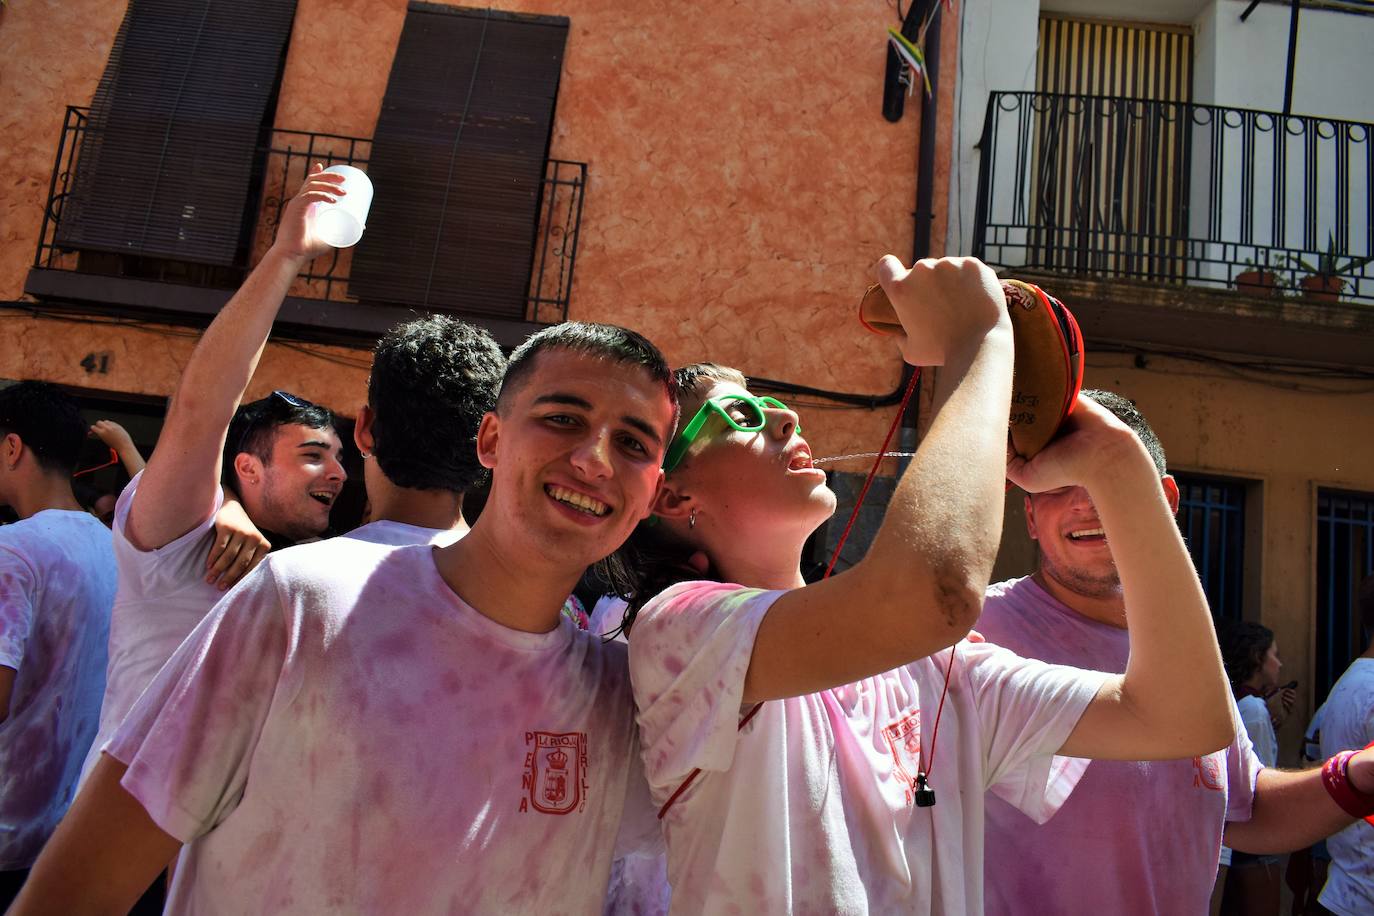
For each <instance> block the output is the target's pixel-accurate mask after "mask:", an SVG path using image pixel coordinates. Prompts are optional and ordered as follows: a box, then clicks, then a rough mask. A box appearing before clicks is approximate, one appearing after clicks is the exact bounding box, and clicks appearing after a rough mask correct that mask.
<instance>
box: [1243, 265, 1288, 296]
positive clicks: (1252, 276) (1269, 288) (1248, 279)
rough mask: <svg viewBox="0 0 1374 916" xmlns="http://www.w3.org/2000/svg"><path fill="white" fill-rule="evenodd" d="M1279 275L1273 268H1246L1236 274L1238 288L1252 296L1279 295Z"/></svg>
mask: <svg viewBox="0 0 1374 916" xmlns="http://www.w3.org/2000/svg"><path fill="white" fill-rule="evenodd" d="M1278 285H1279V275H1278V274H1276V273H1274V272H1273V271H1271V270H1246V271H1242V272H1240V273H1238V274H1236V289H1238V290H1240V291H1241V292H1242V293H1245V294H1247V295H1250V296H1278V295H1282V292H1281V291H1280V290H1279V288H1278Z"/></svg>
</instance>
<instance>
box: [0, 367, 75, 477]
mask: <svg viewBox="0 0 1374 916" xmlns="http://www.w3.org/2000/svg"><path fill="white" fill-rule="evenodd" d="M89 428H90V427H89V424H87V423H86V421H85V420H84V419H82V417H81V409H80V408H79V407H77V404H76V401H75V400H74V399H73V398H72V397H71V396H70V395H68V394H67V393H66V392H64V391H63V390H62V389H61V388H58V387H57V386H56V385H53V384H50V383H48V382H34V381H26V382H16V383H15V384H13V385H10V386H9V387H8V388H4V389H0V437H3V436H8V435H9V434H10V433H14V434H15V435H16V436H18V437H19V439H20V441H21V442H23V443H24V448H26V449H28V450H29V452H31V453H32V454H33V457H34V460H35V461H37V462H38V466H39V467H41V468H42V469H43V470H44V471H46V472H47V473H49V474H62V475H64V476H71V474H72V472H73V471H75V470H76V463H77V462H78V461H80V460H81V447H82V445H83V444H85V441H86V432H87V430H88V429H89Z"/></svg>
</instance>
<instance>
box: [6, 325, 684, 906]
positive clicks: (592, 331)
mask: <svg viewBox="0 0 1374 916" xmlns="http://www.w3.org/2000/svg"><path fill="white" fill-rule="evenodd" d="M675 421H676V399H675V393H674V388H673V384H672V376H671V374H670V373H669V372H668V370H667V367H666V365H665V364H664V363H663V360H662V356H661V355H660V354H659V353H658V351H657V350H655V349H654V348H653V346H652V345H651V344H649V343H648V341H646V340H644V339H643V338H642V337H640V336H639V335H637V334H634V333H633V332H629V331H625V330H623V329H620V328H612V327H607V326H602V325H584V324H570V325H560V326H557V327H554V328H551V329H548V330H546V331H543V332H540V333H539V334H537V335H535V337H534V338H532V339H531V340H530V341H527V342H526V344H525V345H524V346H522V347H521V348H520V349H517V351H516V353H515V354H514V355H513V356H512V359H511V363H510V368H509V369H508V371H507V374H506V377H505V380H504V382H503V384H502V389H501V394H500V398H499V400H498V402H497V406H496V409H495V411H494V412H492V413H489V414H487V416H486V417H485V418H484V419H483V421H482V425H481V428H480V430H479V432H478V438H477V452H478V455H479V457H480V460H481V461H482V463H483V465H484V466H486V467H488V468H490V469H491V470H492V472H493V480H492V488H491V495H490V498H489V499H488V502H487V504H486V507H485V509H484V511H483V513H482V515H481V517H480V519H479V520H478V521H477V522H476V524H474V525H473V527H472V530H471V531H469V532H468V533H467V535H465V536H464V537H463V538H461V539H460V540H458V541H456V542H454V543H453V544H450V545H449V546H447V547H443V548H437V549H436V548H433V547H430V546H409V547H391V546H386V545H379V544H373V543H369V542H366V541H362V540H358V539H354V538H335V539H333V540H330V541H325V542H322V543H319V544H311V545H305V546H302V547H298V548H294V549H291V550H287V551H283V552H281V553H280V554H275V555H273V556H272V557H269V558H268V560H267V561H265V562H264V563H263V564H262V566H261V567H259V568H258V569H257V570H255V571H254V572H253V573H252V574H251V575H250V576H249V577H248V578H247V579H245V580H244V582H243V583H241V584H240V585H239V587H238V588H236V589H235V590H234V591H233V592H231V593H230V594H229V595H228V596H227V597H226V598H225V600H224V601H223V602H221V603H220V604H219V605H218V606H217V607H216V608H215V610H214V612H213V613H212V614H211V615H210V617H208V618H207V619H206V620H205V621H204V623H203V624H202V625H201V626H200V627H199V628H197V630H196V632H195V633H193V634H192V636H191V637H190V638H189V639H188V640H187V641H186V643H185V644H183V645H182V647H181V648H180V649H179V650H178V651H177V654H176V655H175V657H174V658H173V660H172V661H171V662H170V663H169V664H168V666H167V667H166V668H165V669H164V670H163V672H162V673H161V674H160V675H159V676H158V678H157V680H156V681H155V682H154V683H153V685H152V686H151V687H150V688H149V690H148V691H147V693H145V694H144V696H143V697H142V698H141V699H140V701H139V703H138V705H137V706H136V707H135V709H134V711H133V712H132V713H131V714H130V716H129V718H128V719H127V720H126V722H125V723H124V725H123V726H122V727H121V729H120V731H119V732H118V734H116V735H115V738H114V740H113V741H112V743H111V745H110V747H109V753H108V754H107V755H105V756H103V757H102V758H101V761H100V763H99V764H98V765H97V767H96V769H95V771H94V772H93V773H92V775H91V777H90V780H89V782H88V784H87V786H86V787H85V788H84V789H83V791H82V793H81V795H80V796H79V797H78V799H77V802H76V804H75V806H74V807H73V809H72V813H71V814H70V815H69V816H68V818H67V819H66V821H64V822H63V824H62V826H61V828H60V829H59V831H58V833H57V835H56V836H55V837H54V839H53V840H52V842H51V843H50V844H49V846H48V849H47V850H46V851H45V853H44V855H43V857H42V858H41V859H40V860H39V862H38V864H37V866H36V867H35V869H34V873H33V877H32V879H31V881H30V885H29V887H28V889H27V890H26V892H25V895H24V896H21V897H20V899H19V902H18V904H17V908H16V910H15V913H17V914H22V913H34V912H56V911H62V912H70V911H87V910H99V911H103V910H105V909H108V910H109V911H111V912H114V911H116V910H118V908H120V907H124V906H127V905H128V903H129V901H131V900H132V899H133V898H134V897H136V896H137V894H138V892H139V890H140V889H141V887H143V886H145V885H146V884H147V882H148V881H149V880H150V878H151V877H152V876H153V875H154V874H156V872H157V870H158V869H159V868H161V866H162V865H163V864H164V863H165V862H166V861H167V859H168V858H170V856H171V855H172V854H173V853H174V852H175V851H176V850H177V849H178V848H179V846H180V845H181V844H182V843H186V844H188V845H187V847H186V850H185V852H184V853H183V855H182V857H181V859H180V861H179V865H178V868H177V872H176V877H175V880H174V883H173V887H172V891H171V896H170V899H169V907H170V908H171V909H172V910H174V911H194V912H199V913H216V912H226V913H241V912H263V913H266V912H282V911H286V910H294V911H304V912H323V911H361V912H394V913H430V912H434V913H449V912H485V913H530V914H541V916H542V914H545V913H563V912H568V913H585V912H592V911H595V910H597V909H599V908H600V905H601V900H602V897H603V895H604V893H605V890H606V883H607V878H608V876H609V872H610V865H611V861H612V856H613V853H614V851H615V847H616V836H617V831H618V829H619V828H620V821H621V817H622V813H623V811H624V809H625V807H626V804H627V798H628V797H630V796H631V795H632V794H633V793H634V792H635V790H636V788H637V786H636V785H635V783H634V780H635V775H634V774H635V771H636V767H635V765H634V764H635V760H636V758H637V739H636V733H635V726H634V712H633V703H632V700H631V694H630V685H629V676H628V669H627V662H626V653H625V648H624V647H623V646H621V645H619V644H615V643H604V642H602V641H601V640H600V639H598V638H596V637H595V636H593V635H591V634H589V633H586V632H583V631H580V630H578V629H577V628H576V627H575V626H574V625H573V624H572V622H571V621H569V620H568V619H567V618H565V617H563V616H562V614H561V609H562V606H563V602H564V600H565V599H566V597H567V596H568V594H569V593H570V592H571V591H572V589H573V586H574V585H575V583H576V582H577V579H578V577H579V576H580V575H581V573H582V571H583V569H584V568H585V567H586V566H587V565H588V564H590V563H592V562H595V561H597V560H599V559H601V558H602V557H604V556H606V555H607V554H608V553H610V552H611V551H612V550H613V549H614V548H615V547H617V546H618V545H619V544H620V543H621V542H622V541H623V540H624V539H625V537H626V536H627V535H628V534H629V532H630V531H631V529H632V528H633V527H634V525H635V523H636V522H638V521H639V520H640V519H642V518H644V517H646V516H647V515H648V513H649V509H650V506H651V504H652V501H653V498H654V496H655V494H656V493H657V490H658V487H659V484H660V482H661V480H662V471H661V470H660V464H661V462H662V459H663V449H664V446H665V443H666V440H667V439H668V437H669V435H670V434H671V432H672V429H673V424H674V422H675Z"/></svg>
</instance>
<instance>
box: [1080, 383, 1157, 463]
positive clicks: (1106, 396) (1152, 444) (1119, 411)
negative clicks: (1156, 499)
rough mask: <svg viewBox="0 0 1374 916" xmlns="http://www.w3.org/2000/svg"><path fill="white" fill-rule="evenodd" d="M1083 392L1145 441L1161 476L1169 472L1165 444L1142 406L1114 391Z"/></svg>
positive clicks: (1090, 390)
mask: <svg viewBox="0 0 1374 916" xmlns="http://www.w3.org/2000/svg"><path fill="white" fill-rule="evenodd" d="M1083 393H1084V394H1085V395H1087V396H1088V397H1090V398H1092V399H1093V400H1094V401H1096V402H1097V403H1099V404H1101V405H1102V406H1103V407H1105V408H1107V409H1108V410H1110V411H1111V412H1112V414H1113V415H1114V416H1115V417H1116V418H1117V419H1118V420H1120V421H1121V422H1122V423H1125V424H1126V425H1127V426H1129V427H1130V428H1131V432H1133V433H1135V434H1136V436H1137V437H1139V439H1140V441H1141V442H1142V443H1144V445H1145V451H1147V452H1149V453H1150V460H1151V461H1153V462H1154V463H1155V470H1157V471H1159V476H1160V477H1163V476H1164V475H1165V474H1167V473H1169V471H1168V467H1167V465H1166V464H1165V461H1164V446H1162V445H1160V444H1159V437H1158V436H1156V435H1155V431H1154V430H1153V429H1151V428H1150V423H1149V421H1148V420H1146V419H1145V415H1144V414H1142V413H1141V412H1140V408H1138V407H1136V406H1135V404H1133V403H1131V402H1130V401H1128V400H1126V399H1125V398H1123V397H1122V396H1121V395H1119V394H1117V393H1116V392H1114V391H1103V390H1102V389H1100V388H1093V389H1089V390H1086V391H1084V392H1083Z"/></svg>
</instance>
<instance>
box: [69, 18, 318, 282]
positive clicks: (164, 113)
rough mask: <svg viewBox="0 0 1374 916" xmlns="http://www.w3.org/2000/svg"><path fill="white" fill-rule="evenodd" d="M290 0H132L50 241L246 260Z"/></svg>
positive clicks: (195, 258) (212, 260)
mask: <svg viewBox="0 0 1374 916" xmlns="http://www.w3.org/2000/svg"><path fill="white" fill-rule="evenodd" d="M295 10H296V4H295V0H232V2H231V0H130V2H129V7H128V10H127V12H126V13H125V16H124V22H123V24H121V25H120V28H119V33H118V35H117V36H116V38H115V42H114V45H113V46H112V47H111V49H110V58H109V61H108V63H107V64H106V66H105V74H104V76H103V77H102V78H101V80H100V85H99V87H98V88H97V89H96V92H95V96H94V98H93V99H92V100H91V114H90V121H89V122H88V125H89V126H88V130H87V132H86V135H85V137H84V138H83V140H82V143H81V148H80V153H79V159H78V161H77V167H76V174H75V176H74V177H73V189H72V194H71V197H70V199H69V200H68V201H67V202H66V205H65V209H64V211H63V214H62V222H61V227H60V231H59V235H58V243H59V244H60V245H62V246H64V247H67V248H75V249H85V250H94V251H113V252H121V253H125V254H136V255H148V256H154V257H164V258H171V259H175V260H182V261H191V262H196V263H204V264H216V265H223V266H235V265H240V266H242V264H243V262H244V260H245V257H246V255H245V249H246V241H247V235H248V232H247V230H249V229H251V226H252V222H253V220H254V218H255V216H256V209H257V208H256V205H255V204H256V200H255V194H254V191H255V190H256V187H255V185H256V184H257V182H259V181H260V180H261V178H260V176H259V175H257V174H256V172H257V170H258V169H260V168H261V164H260V163H259V162H258V161H257V159H258V156H257V149H258V145H259V143H260V140H261V136H262V134H263V132H264V130H266V129H270V127H271V123H272V117H273V114H274V112H275V107H276V97H277V87H278V85H279V83H280V80H281V71H282V67H283V65H284V63H285V59H286V44H287V40H288V39H289V37H290V34H291V23H292V20H293V19H294V17H295Z"/></svg>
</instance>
